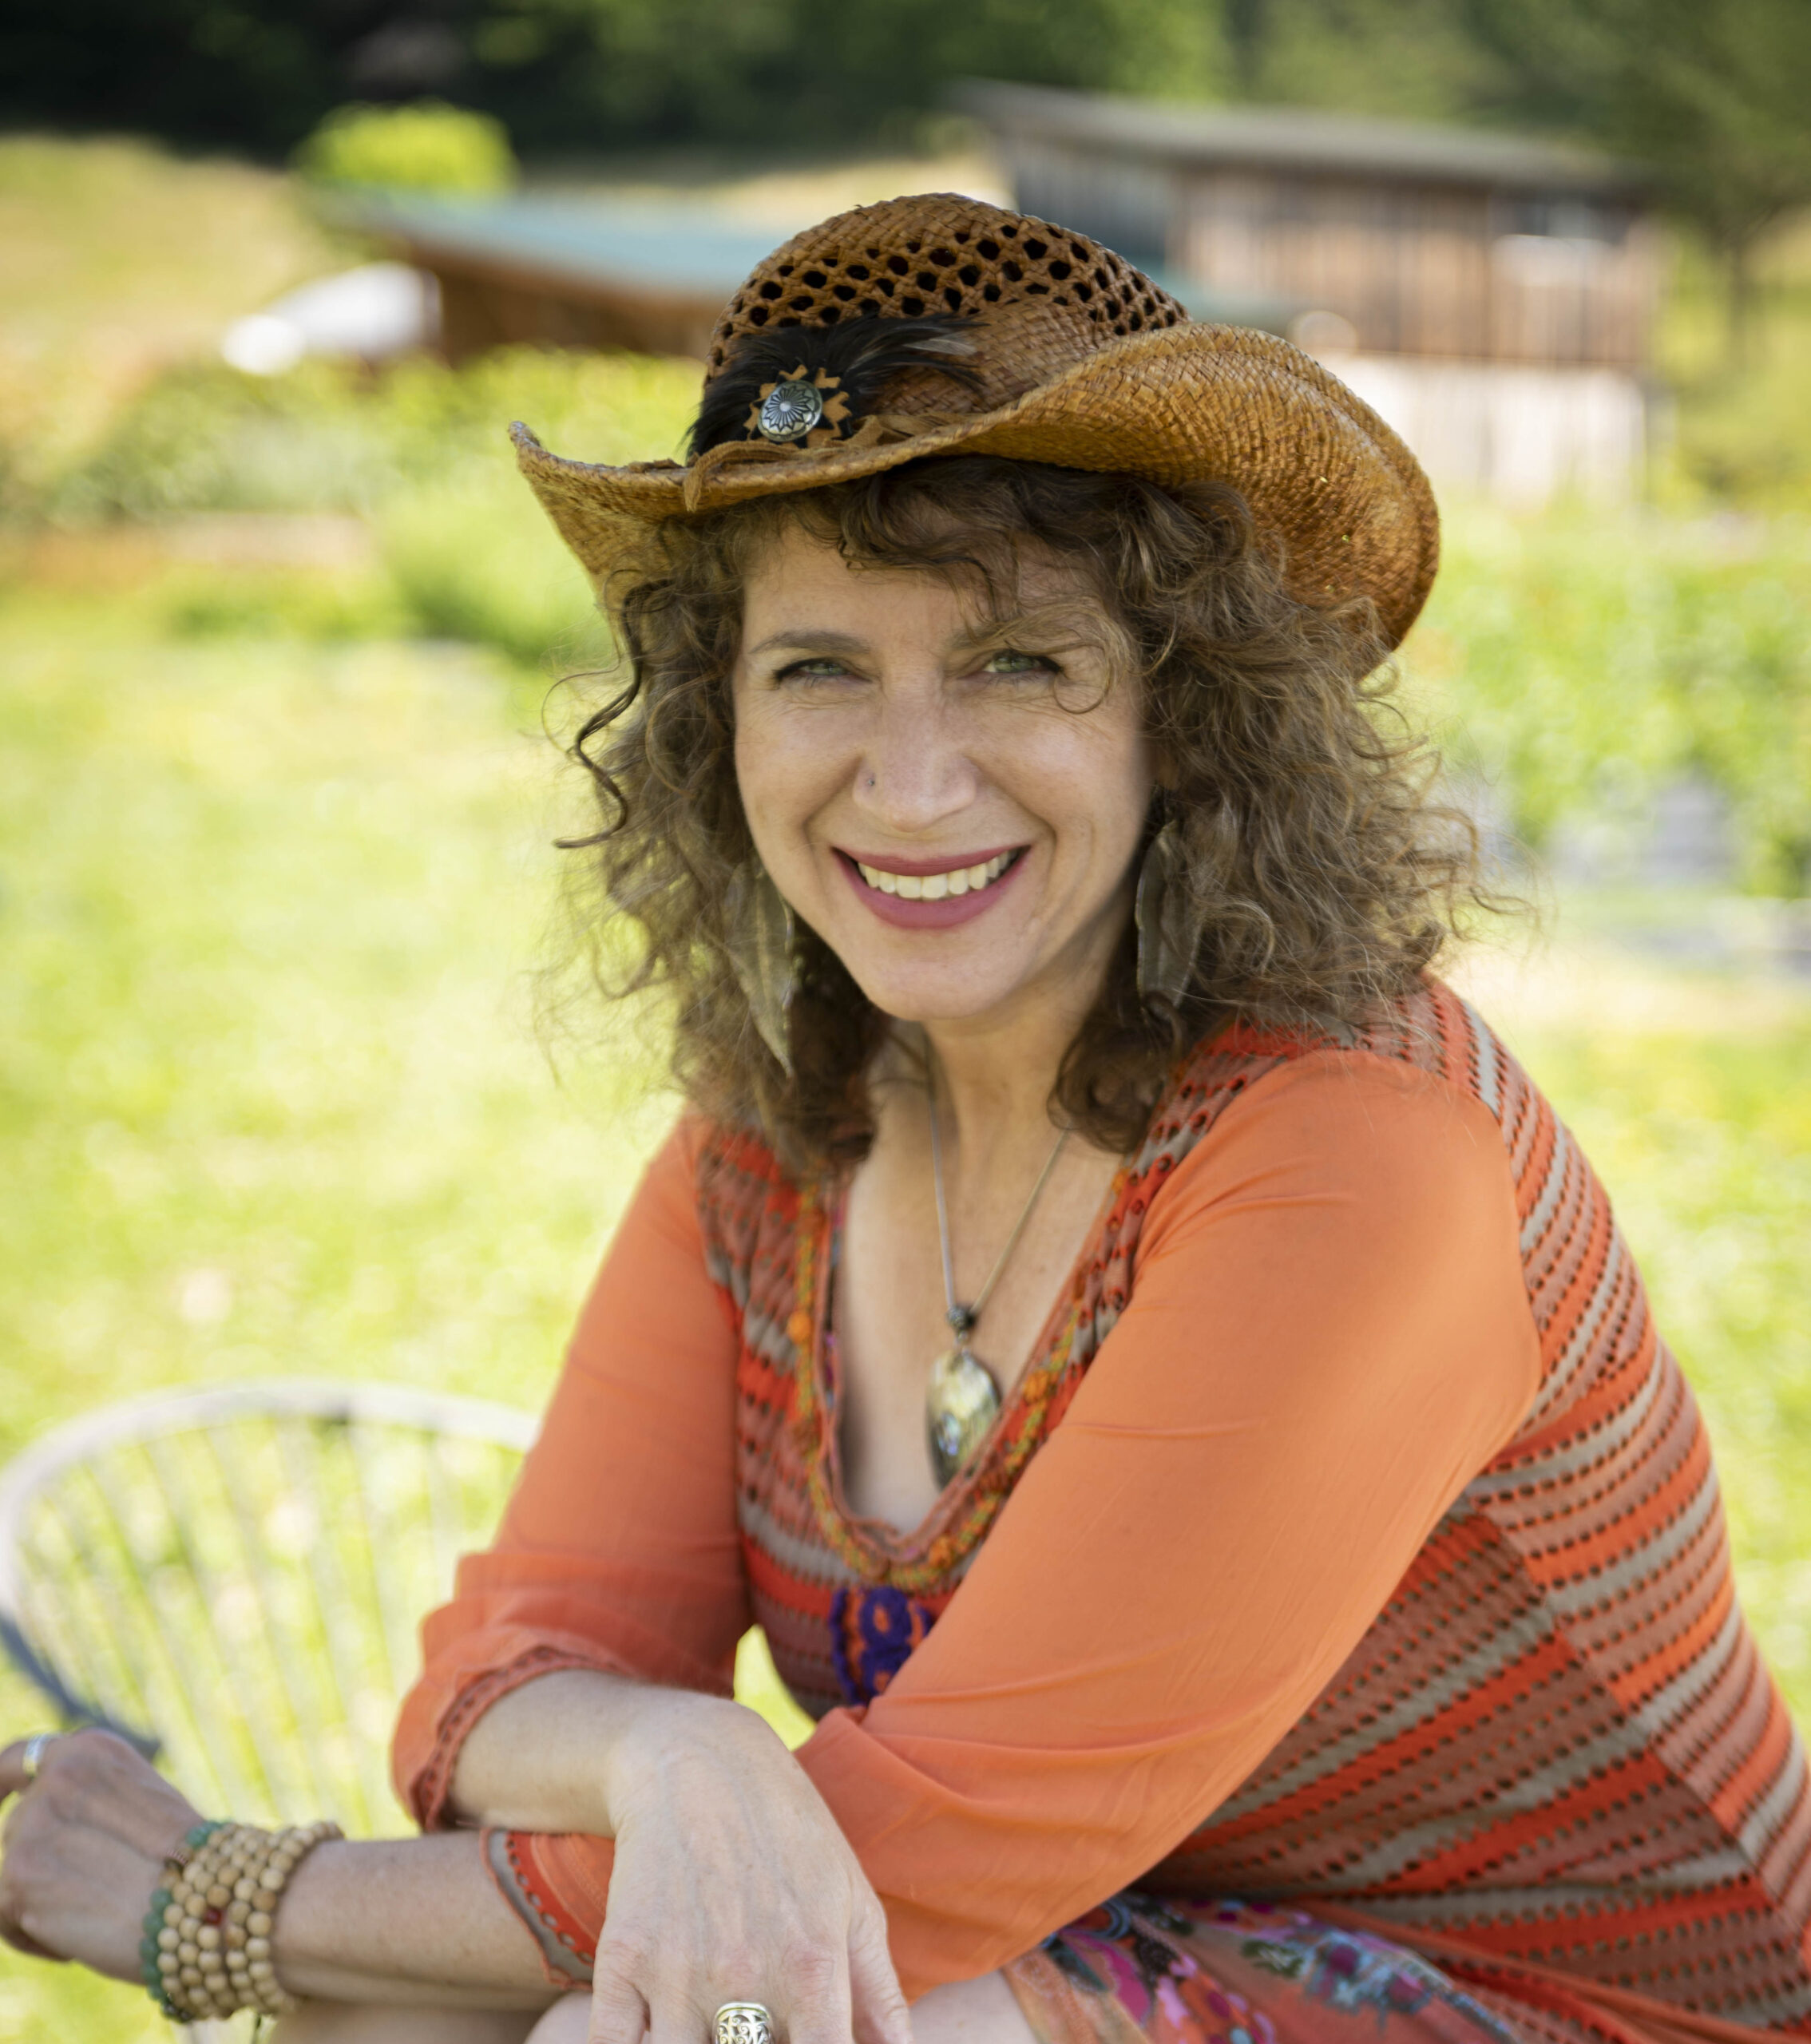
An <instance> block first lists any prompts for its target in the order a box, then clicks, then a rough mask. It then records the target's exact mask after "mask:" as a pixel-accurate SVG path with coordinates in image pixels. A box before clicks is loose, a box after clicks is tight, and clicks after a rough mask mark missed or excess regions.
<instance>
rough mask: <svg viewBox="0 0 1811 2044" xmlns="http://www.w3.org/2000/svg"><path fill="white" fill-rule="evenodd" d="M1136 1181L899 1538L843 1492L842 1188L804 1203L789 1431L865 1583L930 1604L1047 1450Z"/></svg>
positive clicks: (844, 1554)
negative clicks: (990, 1409)
mask: <svg viewBox="0 0 1811 2044" xmlns="http://www.w3.org/2000/svg"><path fill="white" fill-rule="evenodd" d="M1137 1182H1139V1181H1138V1180H1137V1179H1136V1178H1135V1177H1134V1176H1133V1174H1132V1171H1131V1168H1130V1167H1127V1166H1122V1167H1120V1168H1119V1171H1116V1173H1115V1174H1114V1176H1113V1182H1112V1186H1111V1188H1110V1189H1109V1190H1108V1194H1107V1197H1106V1198H1105V1199H1104V1201H1103V1202H1102V1205H1101V1210H1100V1214H1098V1215H1097V1217H1096V1220H1095V1222H1094V1225H1093V1226H1092V1227H1091V1228H1090V1229H1089V1230H1088V1235H1087V1238H1086V1239H1085V1240H1084V1242H1083V1243H1082V1246H1081V1248H1080V1251H1079V1253H1078V1254H1077V1255H1076V1260H1075V1262H1074V1264H1073V1266H1072V1268H1071V1270H1070V1273H1069V1276H1068V1280H1067V1281H1066V1282H1065V1285H1064V1289H1063V1292H1062V1294H1061V1296H1060V1297H1059V1299H1058V1301H1057V1302H1056V1305H1054V1306H1052V1309H1051V1310H1050V1313H1048V1316H1047V1317H1046V1318H1045V1321H1044V1327H1043V1329H1042V1331H1041V1332H1040V1334H1039V1336H1038V1338H1037V1340H1036V1342H1034V1343H1033V1345H1032V1361H1030V1362H1029V1363H1028V1365H1026V1367H1025V1369H1024V1370H1023V1371H1022V1372H1021V1373H1020V1376H1019V1380H1018V1381H1017V1383H1016V1384H1014V1385H1013V1386H1012V1388H1011V1389H1010V1390H1009V1392H1007V1394H1006V1396H1005V1399H1004V1400H1002V1401H1001V1409H1000V1413H999V1416H998V1417H997V1419H996V1420H995V1421H994V1423H993V1430H992V1432H990V1433H989V1436H988V1437H987V1440H986V1441H985V1443H984V1444H983V1445H982V1447H981V1451H980V1452H979V1453H978V1454H977V1456H976V1457H975V1459H974V1460H973V1462H971V1463H970V1464H969V1467H968V1468H966V1469H965V1470H964V1471H963V1472H961V1474H960V1475H958V1476H957V1477H956V1478H955V1480H953V1482H952V1483H949V1485H948V1486H947V1487H945V1489H944V1490H943V1491H941V1492H940V1493H939V1495H938V1497H937V1502H936V1503H934V1504H933V1506H932V1507H931V1508H930V1511H929V1513H928V1514H927V1515H925V1518H924V1519H923V1520H922V1521H921V1523H920V1524H918V1525H917V1526H916V1527H913V1529H912V1531H910V1532H909V1533H895V1532H894V1531H892V1529H891V1528H890V1527H888V1526H886V1524H885V1523H884V1522H882V1521H881V1520H878V1519H861V1518H858V1517H857V1516H856V1515H854V1513H853V1512H851V1511H850V1509H849V1507H848V1504H847V1503H846V1500H845V1499H844V1497H843V1495H842V1458H841V1456H840V1454H839V1452H838V1446H837V1440H836V1414H835V1408H834V1401H833V1400H832V1399H831V1397H830V1395H829V1393H828V1391H827V1389H826V1361H827V1357H826V1342H827V1337H828V1335H829V1323H830V1301H831V1274H832V1269H833V1266H834V1255H833V1250H834V1243H835V1230H836V1217H837V1214H838V1210H839V1209H840V1206H841V1189H840V1187H838V1186H836V1184H835V1182H834V1181H833V1180H830V1179H828V1178H820V1179H818V1180H816V1181H814V1182H812V1183H810V1184H809V1185H807V1186H805V1187H804V1188H803V1189H802V1190H801V1192H800V1194H799V1208H798V1216H797V1218H796V1220H795V1223H794V1227H795V1245H796V1246H795V1257H794V1269H795V1273H796V1289H795V1295H794V1304H793V1311H792V1314H791V1318H790V1320H789V1321H787V1337H788V1338H789V1339H790V1340H791V1344H792V1348H793V1354H794V1358H795V1368H794V1375H793V1405H792V1425H793V1437H794V1440H795V1444H796V1446H797V1448H798V1451H799V1460H800V1462H801V1464H802V1466H803V1469H804V1474H805V1483H806V1491H807V1492H808V1494H809V1495H810V1500H811V1511H812V1515H813V1517H814V1519H815V1520H816V1521H817V1526H818V1532H819V1533H820V1534H821V1535H822V1537H823V1540H824V1543H825V1545H826V1547H829V1548H830V1551H831V1552H832V1553H833V1554H834V1555H836V1556H837V1557H838V1559H839V1560H840V1561H842V1563H844V1564H845V1565H846V1567H849V1568H850V1569H851V1570H853V1571H854V1573H855V1574H856V1575H858V1577H860V1578H861V1579H862V1581H864V1582H867V1583H884V1584H886V1585H887V1586H890V1587H891V1588H893V1589H895V1590H904V1591H905V1592H906V1594H908V1595H915V1596H926V1595H935V1594H937V1592H938V1591H939V1590H945V1589H947V1588H950V1587H953V1578H954V1577H955V1576H956V1575H957V1574H958V1573H959V1571H961V1567H963V1565H964V1563H966V1561H967V1560H968V1559H969V1555H971V1554H972V1553H973V1551H974V1549H975V1547H977V1545H978V1544H979V1543H980V1542H981V1539H982V1537H983V1535H985V1533H986V1531H987V1530H988V1528H989V1527H990V1526H991V1525H992V1524H993V1521H994V1520H995V1519H996V1518H997V1516H998V1515H999V1513H1000V1511H1001V1507H1002V1506H1003V1505H1004V1504H1005V1502H1006V1500H1007V1499H1008V1498H1009V1497H1010V1496H1011V1495H1012V1489H1013V1487H1014V1485H1015V1484H1016V1483H1017V1482H1018V1480H1019V1477H1020V1474H1021V1472H1023V1471H1024V1467H1025V1464H1027V1463H1028V1461H1029V1460H1031V1457H1032V1454H1033V1453H1034V1452H1035V1451H1036V1448H1038V1446H1039V1445H1040V1443H1041V1441H1042V1440H1043V1437H1044V1425H1045V1421H1046V1420H1047V1418H1048V1414H1049V1412H1050V1408H1051V1404H1052V1400H1053V1399H1054V1397H1055V1396H1056V1392H1057V1391H1058V1389H1059V1388H1060V1386H1061V1384H1062V1382H1063V1380H1064V1377H1065V1376H1066V1375H1067V1373H1068V1369H1069V1362H1070V1356H1071V1353H1072V1349H1073V1348H1074V1346H1075V1341H1074V1337H1075V1332H1076V1324H1077V1322H1078V1321H1079V1320H1080V1317H1081V1314H1082V1313H1083V1310H1084V1305H1085V1293H1086V1285H1087V1278H1088V1273H1089V1272H1090V1271H1091V1270H1092V1269H1094V1268H1095V1267H1096V1264H1097V1263H1098V1262H1099V1261H1100V1254H1101V1251H1102V1248H1103V1246H1104V1244H1105V1243H1107V1242H1109V1241H1110V1240H1111V1239H1112V1236H1113V1235H1114V1234H1115V1233H1116V1231H1117V1229H1118V1226H1119V1221H1120V1218H1121V1216H1122V1214H1123V1210H1124V1206H1125V1201H1126V1198H1127V1194H1128V1192H1129V1191H1130V1190H1131V1189H1132V1187H1133V1186H1135V1184H1136V1183H1137Z"/></svg>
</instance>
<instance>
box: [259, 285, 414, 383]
mask: <svg viewBox="0 0 1811 2044" xmlns="http://www.w3.org/2000/svg"><path fill="white" fill-rule="evenodd" d="M439 331H440V288H439V286H438V284H437V283H435V281H434V279H433V278H432V277H430V275H427V273H426V271H422V270H413V269H410V267H409V266H408V264H407V263H362V264H360V266H359V267H358V268H357V269H355V270H343V271H341V272H340V274H339V275H338V276H336V277H322V278H320V279H319V280H318V281H317V282H315V283H311V284H303V286H302V287H301V288H300V289H299V290H298V291H290V292H289V293H287V295H285V296H284V297H282V298H279V299H278V300H277V301H276V303H275V304H274V305H267V306H266V307H265V308H264V311H262V312H254V313H252V315H250V317H249V318H247V319H236V320H234V322H233V323H232V325H231V326H230V327H228V329H227V330H226V332H225V333H224V335H222V336H221V339H220V354H221V355H222V356H223V357H224V358H225V360H226V361H227V362H229V363H230V364H231V365H232V367H233V368H235V369H239V370H244V372H245V373H246V374H247V375H248V376H281V375H282V374H283V373H284V371H285V370H291V369H293V368H294V367H295V365H296V364H297V362H299V361H300V360H301V359H302V358H303V356H304V355H356V356H358V357H359V358H360V359H361V360H363V361H365V362H382V361H383V360H385V359H386V358H388V357H389V356H390V355H402V354H405V353H406V352H407V351H408V350H409V349H410V348H418V347H426V346H427V345H428V343H430V342H431V341H433V340H434V339H435V338H436V336H437V335H438V333H439Z"/></svg>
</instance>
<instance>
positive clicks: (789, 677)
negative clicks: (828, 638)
mask: <svg viewBox="0 0 1811 2044" xmlns="http://www.w3.org/2000/svg"><path fill="white" fill-rule="evenodd" d="M848 671H849V670H848V668H847V667H845V666H844V665H843V664H842V661H841V660H834V659H832V658H831V657H830V656H828V655H827V654H826V656H824V657H823V658H822V659H821V660H795V661H794V662H793V663H792V664H791V666H790V667H782V668H781V669H780V671H779V673H778V674H777V675H775V676H774V679H775V680H776V681H834V680H835V679H838V676H840V675H846V674H847V673H848Z"/></svg>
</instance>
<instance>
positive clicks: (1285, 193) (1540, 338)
mask: <svg viewBox="0 0 1811 2044" xmlns="http://www.w3.org/2000/svg"><path fill="white" fill-rule="evenodd" d="M958 97H959V103H960V104H961V105H963V106H964V107H965V109H966V110H968V111H969V112H970V113H974V114H976V115H977V116H978V117H980V119H981V121H983V122H984V123H985V125H986V126H987V127H988V129H989V130H990V132H991V133H992V134H993V138H994V141H995V143H996V145H997V149H999V152H1000V154H1001V158H1002V160H1003V163H1004V165H1005V168H1006V170H1007V172H1008V173H1009V176H1010V178H1011V180H1012V187H1013V191H1014V194H1015V197H1016V203H1017V204H1019V205H1020V207H1022V208H1024V211H1026V212H1030V213H1036V214H1040V215H1043V216H1045V217H1047V218H1049V219H1052V220H1060V221H1062V222H1063V223H1064V224H1066V225H1068V226H1072V227H1076V228H1080V229H1081V230H1082V231H1083V232H1084V233H1088V234H1092V235H1095V236H1097V237H1098V238H1099V239H1100V240H1104V241H1105V242H1107V243H1108V244H1109V245H1110V246H1112V247H1113V248H1117V249H1118V250H1119V252H1120V253H1121V254H1122V255H1126V256H1127V257H1129V258H1130V259H1132V260H1133V261H1135V262H1138V263H1143V264H1146V265H1149V266H1151V267H1154V268H1155V269H1156V270H1158V271H1159V272H1160V273H1161V274H1162V275H1163V281H1164V282H1165V283H1167V284H1168V285H1169V286H1170V287H1171V289H1173V290H1174V291H1175V292H1176V294H1177V295H1178V296H1179V297H1180V298H1181V299H1183V303H1186V304H1187V305H1188V306H1189V307H1190V309H1191V311H1193V312H1194V313H1195V315H1196V316H1197V317H1201V318H1215V317H1229V316H1230V317H1232V318H1235V319H1237V318H1240V317H1244V318H1246V319H1249V320H1250V322H1251V323H1258V324H1263V325H1266V326H1271V327H1276V328H1278V330H1279V331H1286V332H1287V333H1289V334H1290V336H1291V338H1292V339H1295V340H1297V341H1298V343H1300V344H1301V345H1302V346H1303V347H1306V348H1307V349H1308V350H1309V351H1310V352H1311V353H1313V354H1314V355H1318V356H1320V357H1321V358H1323V359H1324V360H1325V361H1326V362H1327V364H1328V366H1330V368H1332V369H1333V370H1335V372H1336V373H1337V374H1339V375H1341V376H1342V377H1344V378H1345V380H1346V381H1347V382H1349V383H1351V384H1352V385H1353V387H1354V388H1355V389H1357V390H1358V391H1359V392H1360V394H1361V395H1363V396H1365V398H1368V399H1369V401H1370V402H1373V404H1375V405H1376V406H1377V409H1378V410H1381V412H1382V413H1383V414H1384V415H1385V417H1386V418H1389V420H1390V421H1391V422H1392V423H1393V425H1395V426H1397V430H1399V431H1401V433H1402V434H1403V435H1404V437H1405V438H1406V439H1408V440H1409V442H1410V444H1411V445H1412V446H1414V447H1415V448H1416V450H1417V453H1418V454H1420V455H1421V458H1422V459H1423V461H1425V463H1426V464H1427V465H1428V467H1429V470H1430V472H1431V473H1433V474H1434V475H1435V477H1436V478H1437V480H1439V481H1443V482H1445V483H1448V484H1456V485H1461V486H1470V487H1472V488H1477V489H1484V490H1487V491H1488V492H1490V493H1492V494H1495V495H1498V496H1501V497H1509V498H1512V499H1518V500H1524V501H1525V500H1528V499H1536V500H1538V499H1540V498H1542V497H1547V496H1549V495H1551V494H1552V493H1555V491H1557V490H1560V489H1567V488H1576V489H1582V490H1584V491H1586V492H1587V493H1598V494H1611V495H1614V494H1619V493H1624V492H1626V491H1627V489H1630V488H1631V486H1632V485H1633V483H1634V481H1635V478H1636V477H1637V476H1638V475H1639V469H1640V465H1641V461H1642V456H1643V448H1644V445H1645V440H1646V430H1645V410H1646V378H1647V363H1648V343H1649V332H1650V327H1651V321H1652V317H1653V310H1654V299H1655V295H1656V287H1657V278H1658V252H1657V248H1656V240H1655V232H1654V226H1653V224H1652V222H1651V219H1650V218H1649V216H1648V215H1647V210H1646V208H1645V205H1644V203H1643V192H1642V188H1641V185H1640V183H1639V179H1638V178H1637V177H1636V176H1635V175H1634V174H1633V173H1632V172H1630V171H1629V170H1628V169H1627V168H1626V167H1624V166H1622V165H1619V164H1614V163H1611V162H1609V161H1607V160H1604V159H1603V158H1601V157H1595V156H1588V155H1586V154H1584V153H1582V152H1579V151H1575V150H1572V149H1564V148H1561V147H1559V146H1556V145H1552V144H1550V143H1546V142H1541V141H1531V140H1528V139H1526V138H1524V137H1517V136H1512V135H1500V134H1493V133H1488V132H1480V131H1476V130H1470V129H1443V128H1433V127H1421V126H1413V125H1405V124H1401V123H1397V122H1392V121H1371V120H1364V119H1358V118H1354V117H1350V116H1335V115H1330V114H1321V113H1310V112H1306V111H1303V110H1300V109H1266V108H1252V107H1206V106H1181V105H1166V104H1163V103H1153V102H1148V101H1134V100H1127V99H1118V98H1113V97H1106V96H1103V95H1096V94H1092V93H1068V92H1057V91H1052V90H1048V89H1042V88H1036V87H1030V86H1020V85H981V84H974V85H967V86H965V87H963V88H961V91H960V93H959V95H958Z"/></svg>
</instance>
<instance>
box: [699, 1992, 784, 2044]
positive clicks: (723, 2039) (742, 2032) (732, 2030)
mask: <svg viewBox="0 0 1811 2044" xmlns="http://www.w3.org/2000/svg"><path fill="white" fill-rule="evenodd" d="M711 2027H712V2029H714V2030H715V2032H716V2035H717V2044H774V2018H773V2015H772V2013H771V2010H767V2009H764V2008H763V2007H762V2006H761V2004H760V2003H759V2002H724V2003H723V2006H722V2007H721V2008H720V2009H719V2010H718V2011H717V2013H716V2014H715V2017H713V2018H712V2019H711Z"/></svg>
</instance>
